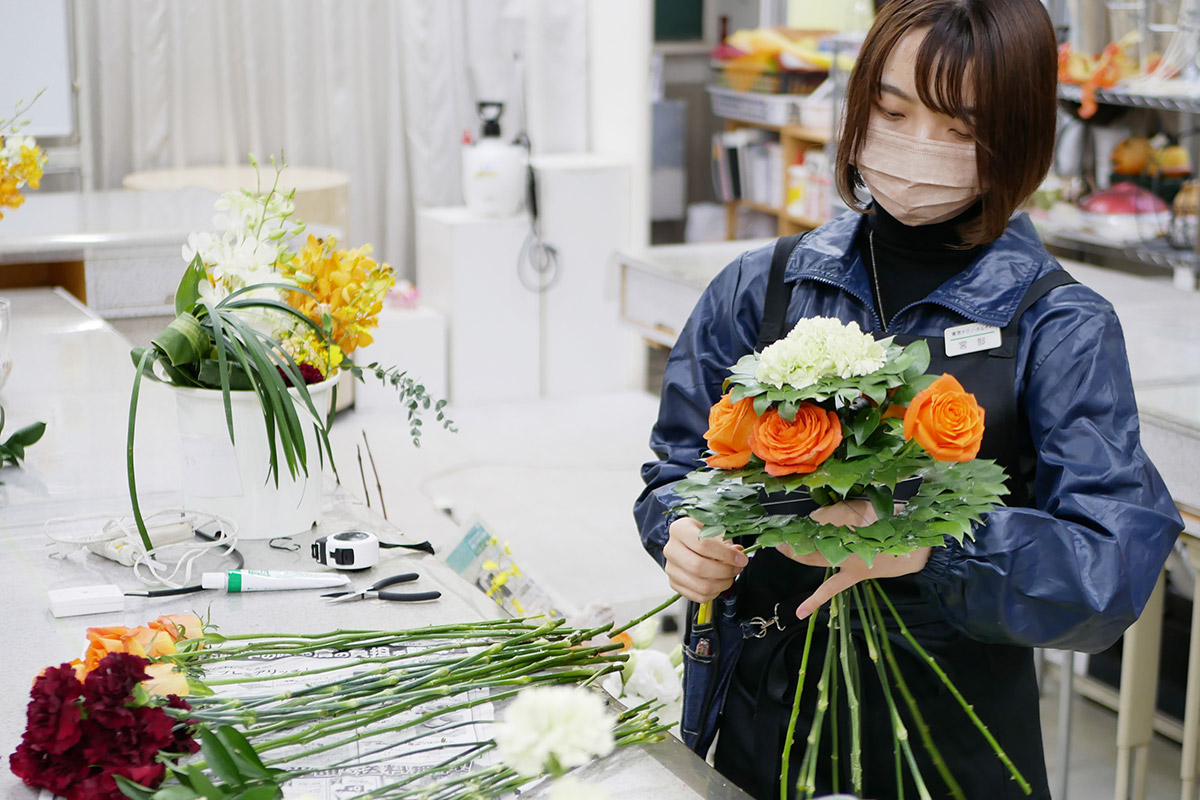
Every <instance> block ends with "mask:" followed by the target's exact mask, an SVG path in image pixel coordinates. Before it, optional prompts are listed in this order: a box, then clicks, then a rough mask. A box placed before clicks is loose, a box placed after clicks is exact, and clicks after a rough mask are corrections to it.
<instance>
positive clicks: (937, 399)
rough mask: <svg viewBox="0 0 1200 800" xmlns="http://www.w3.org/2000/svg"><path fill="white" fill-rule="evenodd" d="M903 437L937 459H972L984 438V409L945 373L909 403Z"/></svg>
mask: <svg viewBox="0 0 1200 800" xmlns="http://www.w3.org/2000/svg"><path fill="white" fill-rule="evenodd" d="M904 438H905V439H916V440H917V443H918V444H920V445H921V447H924V448H925V450H926V451H927V452H928V453H929V455H931V456H933V457H934V458H936V459H937V460H938V461H970V460H971V459H973V458H975V456H977V455H978V454H979V445H980V443H981V442H982V441H983V408H982V407H980V405H979V403H977V402H975V395H973V394H967V392H966V391H965V390H964V389H963V387H962V384H960V383H959V382H958V381H957V380H955V379H954V376H953V375H942V376H941V377H940V378H938V379H937V380H936V381H934V382H933V383H932V384H931V385H930V386H929V388H927V389H925V390H924V391H922V392H920V393H919V394H918V395H917V396H916V397H914V398H913V401H912V402H911V403H909V404H908V411H906V412H905V414H904Z"/></svg>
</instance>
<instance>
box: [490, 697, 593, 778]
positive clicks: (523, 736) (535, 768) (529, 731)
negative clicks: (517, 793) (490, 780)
mask: <svg viewBox="0 0 1200 800" xmlns="http://www.w3.org/2000/svg"><path fill="white" fill-rule="evenodd" d="M615 722H616V719H615V718H614V717H613V716H612V715H611V714H609V713H608V712H607V711H606V710H605V708H604V701H603V700H602V699H601V697H600V695H598V694H596V693H594V692H591V691H588V690H586V689H577V688H571V687H567V686H546V687H535V688H532V689H526V690H525V691H523V692H521V693H520V694H519V695H517V698H516V700H514V701H513V703H512V705H511V706H509V707H508V711H507V712H506V713H505V715H504V721H503V722H500V723H498V724H497V725H496V726H495V739H496V748H497V751H498V753H499V755H500V760H501V761H503V762H504V763H505V764H506V765H508V766H509V767H512V768H513V769H514V770H516V772H517V773H518V774H520V775H524V776H527V777H533V776H535V775H540V774H541V773H542V772H544V771H546V770H547V769H548V768H550V767H551V766H552V765H554V764H556V765H557V766H558V767H559V768H561V769H570V768H571V767H577V766H579V765H580V764H586V763H587V762H588V761H590V760H591V759H592V758H593V757H594V756H606V755H608V754H609V753H611V752H612V750H613V733H612V729H613V724H614V723H615Z"/></svg>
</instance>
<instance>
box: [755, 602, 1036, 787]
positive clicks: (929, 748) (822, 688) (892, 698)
mask: <svg viewBox="0 0 1200 800" xmlns="http://www.w3.org/2000/svg"><path fill="white" fill-rule="evenodd" d="M885 607H886V609H887V613H886V614H885V612H884V608H885ZM852 609H853V613H857V615H858V618H859V620H860V621H861V623H862V624H861V629H862V636H863V639H864V640H865V643H866V647H867V657H868V660H869V661H870V664H871V667H872V668H873V669H874V671H875V674H876V677H877V678H878V680H879V685H880V687H881V688H882V692H883V697H884V701H885V702H886V704H887V709H888V716H889V718H890V720H891V733H892V742H893V753H894V764H895V774H896V796H897V797H900V798H903V797H904V785H905V783H904V777H905V772H906V771H907V773H908V775H909V776H910V777H911V778H912V782H913V784H914V785H915V787H916V791H917V795H918V797H919V798H921V800H930V798H931V794H930V791H929V788H928V786H927V785H926V783H925V779H924V777H923V776H922V775H921V770H920V767H919V765H918V763H917V759H916V754H915V752H914V749H913V743H912V738H911V735H910V733H911V732H910V730H909V727H908V725H907V724H906V723H905V721H904V717H903V716H902V715H901V713H900V704H899V703H898V702H897V700H896V694H898V695H899V696H900V700H901V702H902V703H903V705H904V707H905V708H906V709H907V711H908V717H909V719H910V721H911V723H912V726H913V727H914V728H915V729H916V734H917V736H918V738H919V739H920V740H921V745H922V746H923V747H924V748H925V751H926V752H927V753H928V754H929V758H930V760H931V761H932V762H933V765H934V767H935V769H936V770H937V772H938V775H939V776H941V779H942V781H943V782H944V783H945V786H946V790H947V791H948V792H949V793H950V796H951V797H954V798H957V800H965V796H964V794H963V791H962V788H961V787H960V786H959V784H958V782H957V781H956V780H955V778H954V776H953V775H952V774H951V772H950V770H949V768H948V767H947V766H946V760H945V759H944V758H943V757H942V754H941V753H940V752H939V751H938V748H937V745H936V744H935V743H934V741H933V737H932V736H931V735H930V733H929V726H928V725H927V724H926V722H925V718H924V717H923V716H922V714H921V711H920V709H919V708H918V707H917V702H916V700H915V698H914V697H913V694H912V692H911V691H910V690H909V687H908V683H907V681H906V679H905V677H904V675H903V673H902V672H901V670H900V666H899V663H898V662H897V660H896V654H895V652H894V651H893V649H892V644H891V642H890V641H889V639H888V633H887V629H888V625H889V617H890V619H891V620H892V624H893V625H894V627H895V628H896V629H897V630H899V632H900V635H901V636H902V637H903V638H904V640H905V641H906V642H907V643H908V645H909V646H910V647H911V648H912V651H913V652H914V653H916V654H917V656H918V657H919V658H920V659H921V660H922V661H924V662H925V663H926V664H927V665H928V666H929V668H930V670H931V671H932V672H933V673H934V675H936V676H937V679H938V680H940V681H941V683H942V685H944V686H945V687H946V689H947V690H948V691H949V692H950V694H951V695H952V696H953V697H954V698H955V700H957V701H958V703H959V705H960V706H961V707H962V710H963V712H964V713H965V714H966V715H967V717H968V718H969V719H970V720H971V722H972V723H973V724H974V725H975V727H976V728H977V729H978V730H979V732H980V733H981V734H982V735H983V737H984V738H985V739H986V740H987V743H988V745H989V746H990V747H991V748H992V750H993V751H994V752H995V754H996V756H997V757H998V758H999V759H1000V761H1001V762H1002V763H1003V764H1004V766H1005V768H1007V769H1008V771H1009V773H1010V774H1011V775H1012V777H1013V779H1014V780H1015V781H1016V782H1017V785H1018V786H1020V787H1021V790H1022V791H1024V792H1025V794H1031V793H1032V791H1033V789H1032V787H1031V786H1030V785H1029V782H1028V781H1026V780H1025V778H1024V776H1022V775H1021V773H1020V771H1019V770H1018V769H1017V767H1016V765H1014V764H1013V762H1012V760H1011V759H1010V758H1009V757H1008V754H1007V753H1005V752H1004V750H1003V748H1001V747H1000V744H999V742H997V741H996V739H995V737H994V736H992V734H991V732H990V731H989V730H988V729H987V726H985V725H984V723H983V721H982V720H981V719H980V718H979V716H978V715H977V714H976V713H975V710H974V709H973V708H972V707H971V705H970V704H969V703H967V701H966V699H965V698H963V696H962V694H961V693H960V692H959V691H958V689H957V688H956V687H955V686H954V684H953V683H951V681H950V678H949V676H947V675H946V673H945V671H944V670H943V669H942V668H941V666H939V665H938V663H937V661H936V660H935V659H934V658H933V656H931V655H930V654H929V653H928V651H926V650H925V648H923V647H922V646H921V645H920V644H919V643H918V642H917V640H916V638H915V637H914V636H913V635H912V633H911V632H910V631H909V629H908V627H907V626H906V625H905V624H904V620H903V619H901V617H900V614H899V613H898V612H897V611H896V608H895V606H893V605H892V602H891V600H889V599H888V597H887V595H886V594H885V593H884V591H883V588H882V587H881V586H879V584H878V582H876V581H873V580H870V581H864V582H863V583H861V584H859V585H856V586H854V587H852V588H851V589H850V590H849V591H847V592H842V593H840V594H837V595H835V596H834V598H833V600H832V601H831V605H830V609H829V615H828V623H827V625H828V630H829V636H828V639H827V642H826V645H825V654H824V660H823V662H822V664H821V666H820V670H821V673H820V677H819V679H818V681H817V698H816V705H815V710H814V713H813V717H812V724H811V727H810V729H809V732H808V735H807V736H806V737H805V740H804V743H805V747H804V753H803V755H802V757H801V760H800V768H799V774H798V777H797V782H796V793H797V795H798V796H800V797H803V798H804V800H809V798H811V797H813V795H814V794H815V792H816V791H817V786H816V775H817V763H818V758H819V757H820V750H821V742H822V733H823V730H824V725H825V720H826V716H828V718H829V733H830V736H829V743H830V750H831V752H830V755H829V759H830V760H829V763H830V767H831V782H832V785H833V791H834V792H837V791H839V788H840V787H839V785H838V784H839V782H840V779H841V766H840V765H841V757H842V753H841V752H840V748H841V739H840V737H839V734H838V729H837V720H838V714H837V702H838V699H839V694H840V693H842V692H844V695H845V703H846V707H847V709H848V718H849V724H850V732H849V744H850V752H849V753H847V754H846V756H847V757H848V759H849V772H850V784H851V785H850V786H849V787H847V788H848V789H849V790H850V791H853V792H854V793H855V794H856V795H860V796H861V794H862V789H863V785H862V782H863V771H862V762H861V754H862V724H863V723H862V715H861V708H860V702H859V701H860V698H861V697H862V675H861V674H860V671H859V663H860V662H859V659H858V657H857V652H856V648H855V645H854V639H853V637H852V636H851V630H850V628H851V619H850V615H851V613H852ZM817 617H818V615H817V614H813V615H812V616H810V617H809V620H808V626H807V630H806V632H805V640H804V650H803V652H802V655H801V659H800V670H799V674H798V678H797V683H796V693H795V696H794V698H793V701H792V714H791V719H790V721H789V723H788V730H787V736H786V737H785V739H784V749H783V758H782V763H781V765H780V771H779V791H780V797H788V796H790V795H789V792H788V780H789V777H788V776H789V775H790V774H791V773H790V762H791V755H792V746H793V742H794V740H795V734H796V725H797V722H798V720H799V717H800V700H801V697H802V695H803V692H804V684H805V677H806V675H807V673H808V670H809V668H810V666H809V656H810V651H811V646H812V639H813V631H814V629H815V628H816V626H817ZM893 691H894V693H893ZM831 705H832V706H834V713H832V714H828V715H827V712H828V711H829V708H830V706H831Z"/></svg>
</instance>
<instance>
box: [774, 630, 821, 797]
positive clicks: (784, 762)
mask: <svg viewBox="0 0 1200 800" xmlns="http://www.w3.org/2000/svg"><path fill="white" fill-rule="evenodd" d="M816 627H817V615H816V614H810V615H809V617H808V631H807V632H806V633H805V634H804V651H803V653H802V654H801V656H800V672H799V673H798V675H797V678H796V694H795V696H794V697H793V698H792V716H791V718H790V719H788V727H787V735H786V736H785V737H784V738H783V758H782V759H781V762H780V767H779V796H780V797H787V796H788V780H789V778H788V775H789V772H790V766H791V759H792V744H793V740H794V739H795V737H796V720H798V719H799V718H800V697H801V695H802V694H803V692H804V677H805V675H807V674H808V653H809V650H810V649H811V648H812V638H813V629H814V628H816Z"/></svg>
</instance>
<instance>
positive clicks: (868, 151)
mask: <svg viewBox="0 0 1200 800" xmlns="http://www.w3.org/2000/svg"><path fill="white" fill-rule="evenodd" d="M857 167H858V172H859V174H860V175H862V179H863V183H865V184H866V185H867V188H868V189H870V190H871V196H872V197H874V198H875V200H876V201H878V202H879V204H880V205H882V206H883V207H884V209H885V210H886V211H887V212H888V213H889V214H891V215H892V216H893V217H895V218H896V219H898V220H900V221H901V222H903V223H904V224H905V225H932V224H933V223H935V222H945V221H946V220H948V219H952V218H953V217H955V216H957V215H958V214H959V213H961V212H963V211H965V210H966V209H967V208H968V207H969V206H970V205H971V204H972V203H974V202H975V199H976V198H977V197H979V168H978V167H977V166H976V164H975V145H974V144H973V143H972V144H958V143H954V142H931V141H929V140H927V139H919V138H917V137H916V136H908V135H907V134H903V133H896V132H895V131H890V130H888V129H887V128H885V127H883V126H880V125H874V124H872V125H868V126H867V137H866V141H864V142H863V146H862V152H861V153H860V154H859V157H858V164H857Z"/></svg>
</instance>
